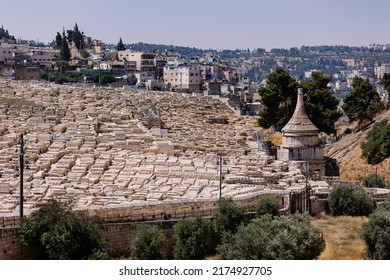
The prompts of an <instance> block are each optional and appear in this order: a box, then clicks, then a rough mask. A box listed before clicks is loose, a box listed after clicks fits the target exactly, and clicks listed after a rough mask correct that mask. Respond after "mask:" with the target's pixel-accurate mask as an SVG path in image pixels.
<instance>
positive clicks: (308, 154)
mask: <svg viewBox="0 0 390 280" xmlns="http://www.w3.org/2000/svg"><path fill="white" fill-rule="evenodd" d="M318 132H319V131H318V129H317V127H315V125H314V124H313V123H312V122H311V121H310V119H309V117H308V116H307V114H306V110H305V106H304V103H303V92H302V89H301V88H300V89H298V100H297V105H296V107H295V111H294V114H293V116H292V117H291V119H290V120H289V122H288V123H287V124H286V126H285V127H283V129H282V145H281V146H280V148H279V149H278V159H279V160H283V161H288V162H292V163H293V164H295V165H296V166H297V167H299V168H300V169H301V171H302V172H304V173H306V172H309V174H308V175H309V176H310V175H311V176H312V177H314V178H317V179H320V178H321V177H322V176H325V160H324V151H323V147H322V146H321V145H320V144H319V138H318Z"/></svg>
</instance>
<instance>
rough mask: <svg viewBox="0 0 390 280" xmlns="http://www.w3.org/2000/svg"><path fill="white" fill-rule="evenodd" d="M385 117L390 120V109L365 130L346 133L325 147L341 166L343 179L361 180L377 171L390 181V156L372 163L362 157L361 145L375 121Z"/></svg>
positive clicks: (326, 151) (327, 153)
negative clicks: (377, 162) (378, 162)
mask: <svg viewBox="0 0 390 280" xmlns="http://www.w3.org/2000/svg"><path fill="white" fill-rule="evenodd" d="M384 119H387V120H388V121H389V122H390V110H387V111H385V112H384V113H383V114H382V115H380V116H378V117H377V118H376V120H375V122H374V123H373V124H371V125H369V126H368V127H366V128H365V129H364V130H360V131H358V132H354V133H351V134H348V135H344V136H343V137H342V138H341V139H340V140H339V141H338V142H336V143H334V144H332V145H330V146H327V147H326V148H325V156H327V157H331V158H334V159H336V160H337V162H338V164H339V168H340V179H341V180H359V179H360V178H362V177H365V176H367V175H368V174H371V173H375V172H376V170H377V172H378V174H380V175H382V176H384V177H385V178H386V180H387V181H390V158H387V159H386V160H385V161H383V162H381V163H380V164H376V165H371V164H367V162H366V161H365V160H364V159H362V158H361V154H362V152H361V149H360V145H361V143H362V142H364V141H365V139H366V137H367V134H368V132H369V131H370V130H371V129H372V127H373V126H374V124H375V123H378V122H380V121H382V120H384Z"/></svg>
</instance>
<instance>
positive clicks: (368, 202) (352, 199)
mask: <svg viewBox="0 0 390 280" xmlns="http://www.w3.org/2000/svg"><path fill="white" fill-rule="evenodd" d="M328 202H329V208H330V211H331V213H332V215H334V216H341V215H349V216H368V215H369V214H371V213H372V210H373V202H372V198H371V197H370V195H369V194H368V193H367V192H366V191H365V190H364V189H363V188H359V187H355V186H354V185H353V184H351V183H340V184H338V185H335V186H333V187H332V189H331V191H330V193H329V197H328Z"/></svg>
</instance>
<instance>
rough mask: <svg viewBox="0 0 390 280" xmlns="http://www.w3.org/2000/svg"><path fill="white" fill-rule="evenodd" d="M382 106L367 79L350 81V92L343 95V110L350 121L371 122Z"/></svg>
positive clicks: (357, 78) (358, 78)
mask: <svg viewBox="0 0 390 280" xmlns="http://www.w3.org/2000/svg"><path fill="white" fill-rule="evenodd" d="M382 106H383V104H382V101H381V98H380V96H379V94H378V92H377V91H376V89H375V88H374V86H373V85H372V84H371V83H370V81H369V80H368V79H363V78H361V77H358V76H356V77H355V78H354V79H353V81H352V90H351V91H350V92H349V93H348V94H347V95H345V97H344V104H343V110H344V112H345V114H346V115H347V116H348V118H349V119H350V120H351V121H358V122H360V123H361V122H363V121H365V120H369V121H372V119H373V117H374V116H375V114H376V113H378V112H379V111H380V110H381V108H382Z"/></svg>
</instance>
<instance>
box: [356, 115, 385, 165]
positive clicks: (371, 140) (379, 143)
mask: <svg viewBox="0 0 390 280" xmlns="http://www.w3.org/2000/svg"><path fill="white" fill-rule="evenodd" d="M361 149H362V157H363V158H365V159H366V160H367V162H368V163H370V164H377V163H380V162H381V161H383V160H384V159H386V158H388V157H389V156H390V124H389V123H388V122H387V120H383V121H381V122H380V123H376V124H375V125H374V127H373V128H372V129H371V130H370V131H369V132H368V134H367V138H366V140H365V141H364V142H363V143H362V144H361Z"/></svg>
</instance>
